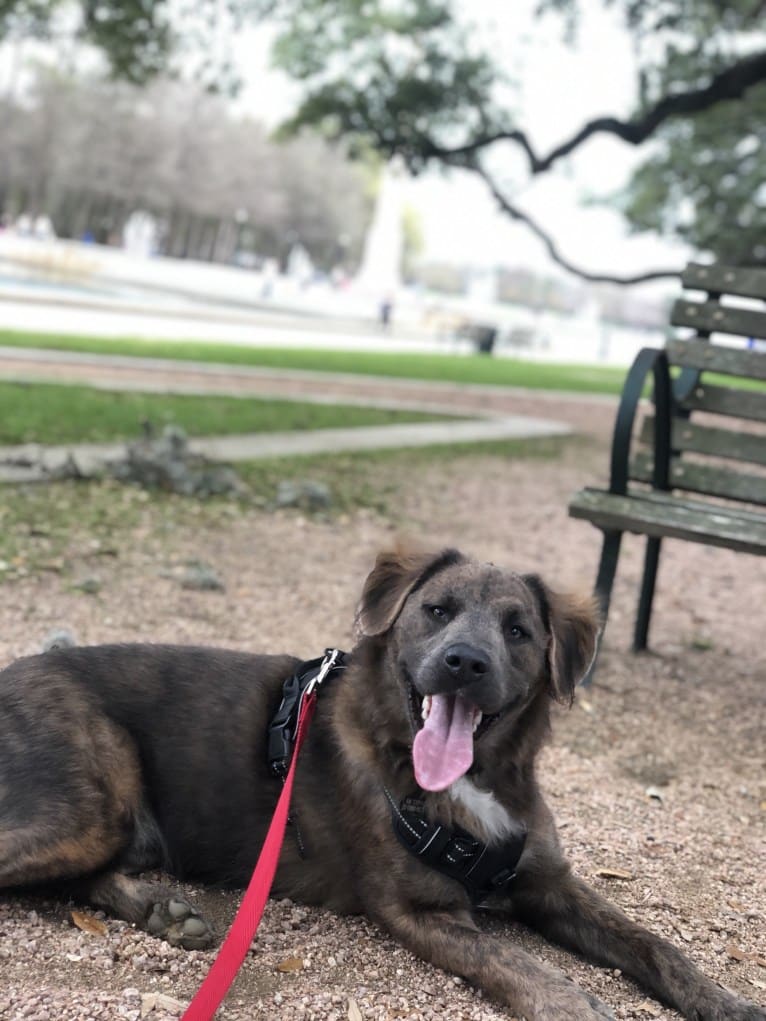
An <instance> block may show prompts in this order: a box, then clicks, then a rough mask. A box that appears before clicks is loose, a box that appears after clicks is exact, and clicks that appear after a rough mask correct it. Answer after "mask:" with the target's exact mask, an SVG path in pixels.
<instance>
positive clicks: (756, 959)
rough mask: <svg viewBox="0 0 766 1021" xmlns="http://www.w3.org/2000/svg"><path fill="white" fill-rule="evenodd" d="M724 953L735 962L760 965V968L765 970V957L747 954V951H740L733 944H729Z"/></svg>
mask: <svg viewBox="0 0 766 1021" xmlns="http://www.w3.org/2000/svg"><path fill="white" fill-rule="evenodd" d="M726 953H727V954H728V955H729V957H732V958H733V959H734V960H735V961H752V962H753V963H754V964H760V966H761V967H762V968H766V957H761V955H760V954H756V953H749V952H748V951H747V950H740V948H739V947H737V946H735V945H734V944H733V943H730V944H729V946H728V947H727V948H726Z"/></svg>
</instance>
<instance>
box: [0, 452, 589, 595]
mask: <svg viewBox="0 0 766 1021" xmlns="http://www.w3.org/2000/svg"><path fill="white" fill-rule="evenodd" d="M581 442H584V441H582V440H578V439H570V438H561V437H556V438H548V439H542V438H541V439H533V440H504V441H496V442H491V443H489V442H488V443H479V444H453V445H445V446H439V447H429V448H419V449H412V450H398V451H397V450H381V451H366V452H363V453H362V452H360V453H344V454H334V455H325V456H322V457H292V458H285V459H274V460H271V459H270V460H266V461H256V462H246V463H240V464H237V466H236V470H237V473H238V474H239V475H240V477H241V478H242V479H243V481H244V482H245V483H246V485H247V487H248V490H249V495H248V496H246V497H244V498H239V499H238V498H232V497H212V498H210V499H207V500H194V499H189V498H188V497H185V496H178V495H175V494H172V493H165V492H158V491H151V492H149V491H146V490H144V489H140V488H139V487H138V486H125V485H122V484H121V483H118V482H116V481H114V480H111V479H106V480H102V481H94V482H89V483H87V484H85V483H82V482H75V481H62V482H58V483H57V484H56V485H55V486H39V485H3V486H0V584H2V583H3V582H13V581H14V580H17V579H19V578H23V577H25V576H28V575H37V574H42V573H50V574H51V575H54V574H55V575H58V576H60V577H61V578H62V580H63V581H64V583H65V584H71V583H73V582H74V581H76V580H77V578H79V577H82V576H84V575H88V574H94V575H97V576H98V575H100V574H104V575H106V576H108V575H109V573H110V572H111V570H112V569H113V568H112V566H111V565H112V564H113V563H114V562H115V559H119V558H120V557H121V556H122V555H123V552H124V551H125V550H126V549H130V548H131V547H132V546H134V545H136V544H139V545H141V547H142V548H144V549H152V550H160V551H162V552H161V553H158V557H159V562H163V557H164V558H165V560H171V561H172V559H173V539H174V537H175V536H177V535H179V534H182V533H183V532H184V531H189V530H191V531H192V532H194V533H195V534H198V533H199V532H200V530H203V529H215V530H220V529H221V528H225V527H226V522H227V521H231V520H236V519H239V518H242V517H243V516H248V515H256V514H258V513H262V512H263V511H264V510H266V511H268V510H269V509H271V508H272V507H273V505H274V502H275V497H276V492H277V487H278V485H279V483H280V482H281V481H282V480H285V479H295V480H305V479H311V480H313V481H316V482H323V483H324V484H325V485H327V486H328V488H329V489H330V492H331V493H332V507H331V508H330V510H329V511H328V512H321V514H322V515H325V514H329V516H331V517H334V518H336V519H339V520H342V516H343V515H346V514H350V513H353V512H355V511H357V510H359V509H360V508H364V509H366V510H367V511H372V512H374V513H375V514H377V515H381V516H382V517H384V518H385V519H386V520H388V521H389V522H390V523H391V524H392V525H394V526H395V527H399V526H401V525H402V517H401V513H402V512H401V502H402V501H401V493H402V492H403V491H405V490H406V489H407V488H409V487H411V486H413V485H414V484H416V481H417V480H419V479H421V478H422V476H423V473H424V472H426V471H428V470H429V469H430V468H432V467H434V466H435V465H437V466H438V464H439V463H440V462H449V466H450V470H452V468H453V467H454V470H455V471H457V472H460V471H461V470H466V471H468V470H471V471H474V470H477V458H480V457H481V458H499V459H502V462H503V464H504V465H505V464H506V463H507V465H508V470H509V471H512V463H513V461H514V460H518V459H522V458H524V459H526V458H540V459H550V458H556V457H558V456H560V454H561V452H562V450H563V449H564V447H565V445H568V444H571V443H581ZM479 470H480V469H479ZM294 513H305V512H294ZM252 521H253V528H254V529H255V531H256V532H257V527H258V526H257V518H256V517H253V518H252ZM405 524H406V521H405ZM87 598H92V597H91V596H88V597H87Z"/></svg>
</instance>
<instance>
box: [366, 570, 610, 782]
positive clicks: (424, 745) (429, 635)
mask: <svg viewBox="0 0 766 1021" xmlns="http://www.w3.org/2000/svg"><path fill="white" fill-rule="evenodd" d="M357 623H358V627H359V630H360V631H361V633H362V634H363V635H364V636H367V637H370V638H372V637H380V638H384V637H385V640H386V641H387V643H388V647H389V649H390V652H391V655H392V656H393V657H394V660H395V663H396V667H397V670H398V673H399V675H400V678H401V681H402V685H403V692H404V693H405V695H406V697H407V700H408V704H409V713H410V717H411V723H412V727H413V731H414V732H415V733H414V742H413V764H414V767H415V776H416V779H417V781H418V784H419V785H420V786H421V787H422V788H424V789H426V790H434V791H438V790H443V789H445V788H446V787H448V786H449V785H450V784H451V783H453V782H454V781H455V780H457V779H458V778H459V777H460V776H462V775H463V774H464V773H465V772H466V771H467V770H468V769H469V768H470V766H471V764H472V762H473V756H474V742H478V741H480V740H481V738H482V736H483V734H484V732H485V731H486V730H487V729H488V728H489V726H490V725H491V723H492V722H493V721H494V720H495V719H497V717H498V716H499V715H501V714H509V713H517V712H520V711H522V710H523V708H524V707H525V706H526V705H527V704H529V702H531V700H532V699H533V698H535V697H536V696H538V695H539V694H540V692H541V690H542V689H547V691H548V693H549V694H550V695H551V696H552V697H553V698H556V699H559V700H562V701H568V702H571V700H572V698H573V697H574V689H575V686H576V685H577V683H578V682H579V681H580V680H582V678H583V677H584V676H585V674H586V673H587V670H588V668H589V666H590V663H591V661H592V660H593V656H594V654H595V650H596V640H597V635H598V613H597V609H596V605H595V602H594V600H593V599H591V598H576V597H573V596H564V595H560V594H557V593H554V592H553V591H551V590H550V589H549V588H548V586H547V585H546V584H545V583H544V582H543V581H541V579H540V578H538V577H537V575H519V574H514V573H513V572H511V571H505V570H501V569H500V568H497V567H495V566H494V565H492V564H480V563H477V562H476V561H473V560H469V559H467V558H466V557H464V556H463V555H462V554H461V553H458V552H457V551H456V550H444V551H442V552H441V553H438V554H402V553H382V554H381V555H380V556H379V557H378V559H377V562H376V564H375V567H374V569H373V571H372V573H371V574H370V576H369V577H368V578H367V581H366V583H365V586H364V591H363V594H362V600H361V603H360V607H359V613H358V616H357Z"/></svg>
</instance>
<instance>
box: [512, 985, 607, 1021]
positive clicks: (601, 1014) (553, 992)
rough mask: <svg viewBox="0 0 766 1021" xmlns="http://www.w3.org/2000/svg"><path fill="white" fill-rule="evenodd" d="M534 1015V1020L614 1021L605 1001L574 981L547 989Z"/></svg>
mask: <svg viewBox="0 0 766 1021" xmlns="http://www.w3.org/2000/svg"><path fill="white" fill-rule="evenodd" d="M532 1016H533V1017H534V1021H605V1019H606V1021H614V1014H613V1013H612V1010H611V1009H610V1008H609V1007H607V1005H606V1004H605V1003H604V1002H603V1001H601V1000H599V998H598V997H597V996H594V995H593V993H588V992H586V991H585V990H584V989H580V988H579V987H578V986H576V985H574V983H572V982H566V983H564V982H562V983H561V985H559V986H558V987H557V988H555V989H549V990H547V991H546V995H545V996H544V998H543V1000H542V1002H540V1003H538V1004H537V1009H536V1010H535V1012H534V1014H533V1015H532Z"/></svg>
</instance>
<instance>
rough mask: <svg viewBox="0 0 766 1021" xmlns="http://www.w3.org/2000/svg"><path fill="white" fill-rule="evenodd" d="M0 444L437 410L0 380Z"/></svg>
mask: <svg viewBox="0 0 766 1021" xmlns="http://www.w3.org/2000/svg"><path fill="white" fill-rule="evenodd" d="M0 407H2V415H0V444H11V443H33V442H34V443H75V442H77V443H98V442H105V441H111V440H122V439H131V438H135V437H136V436H138V435H139V434H140V433H141V424H142V422H146V421H148V422H151V423H152V424H153V425H154V426H156V427H161V426H163V425H166V424H170V423H173V424H176V425H179V426H181V427H182V428H183V429H185V430H186V432H187V433H189V435H192V436H221V435H231V434H235V433H257V432H277V431H283V430H284V431H287V430H299V429H326V428H332V427H338V426H342V427H348V428H351V427H355V426H364V425H388V424H391V423H394V422H424V421H434V420H436V419H437V418H438V416H436V415H431V414H420V413H418V412H402V411H391V410H389V409H386V408H368V407H354V406H348V405H342V404H310V403H301V402H297V401H280V400H267V399H262V398H254V397H247V398H243V397H216V396H185V395H178V394H146V393H135V392H119V393H118V392H107V391H103V390H96V389H94V388H92V387H87V386H68V385H59V384H51V383H33V384H27V383H2V382H0Z"/></svg>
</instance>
